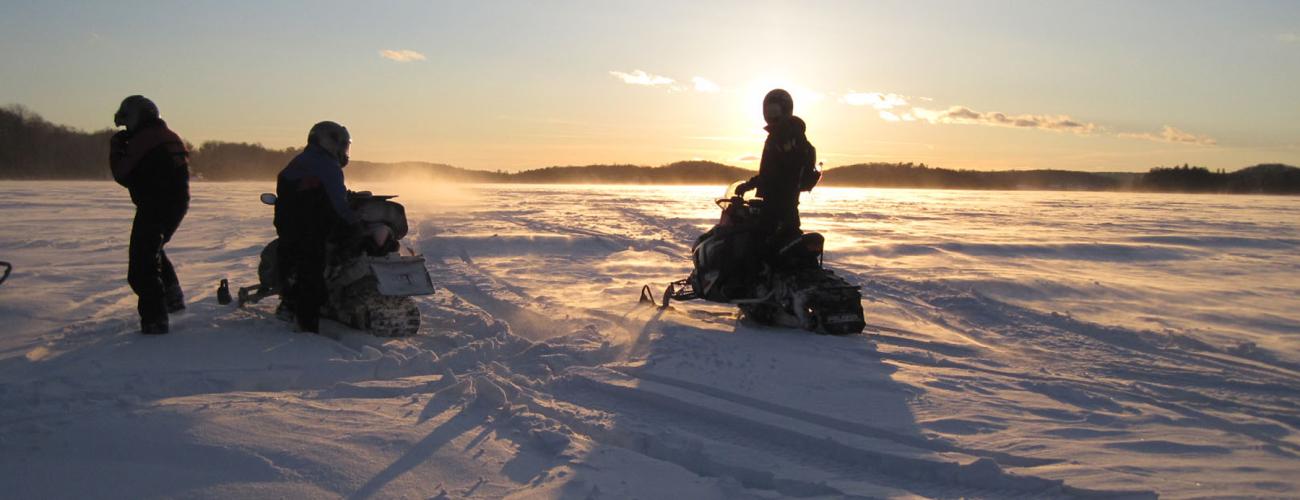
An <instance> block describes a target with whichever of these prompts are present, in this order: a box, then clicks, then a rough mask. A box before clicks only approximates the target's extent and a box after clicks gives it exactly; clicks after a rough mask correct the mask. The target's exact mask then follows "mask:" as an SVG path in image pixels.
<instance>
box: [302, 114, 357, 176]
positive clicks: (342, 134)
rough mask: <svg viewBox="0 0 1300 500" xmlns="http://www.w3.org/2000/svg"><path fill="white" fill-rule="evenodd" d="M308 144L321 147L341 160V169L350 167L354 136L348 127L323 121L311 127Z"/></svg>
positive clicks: (308, 133)
mask: <svg viewBox="0 0 1300 500" xmlns="http://www.w3.org/2000/svg"><path fill="white" fill-rule="evenodd" d="M307 144H315V145H317V146H320V147H321V148H322V149H324V150H325V151H327V152H329V154H331V155H334V158H337V159H338V160H339V166H340V167H346V166H347V165H348V148H350V147H351V146H352V135H351V134H349V133H348V129H347V127H344V126H342V125H339V124H338V123H335V122H331V121H323V122H320V123H317V124H315V125H312V126H311V131H310V132H307Z"/></svg>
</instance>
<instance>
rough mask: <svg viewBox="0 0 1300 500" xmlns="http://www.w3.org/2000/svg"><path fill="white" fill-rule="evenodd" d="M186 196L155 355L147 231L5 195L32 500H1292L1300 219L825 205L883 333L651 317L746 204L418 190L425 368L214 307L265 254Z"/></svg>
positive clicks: (65, 198)
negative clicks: (1077, 499)
mask: <svg viewBox="0 0 1300 500" xmlns="http://www.w3.org/2000/svg"><path fill="white" fill-rule="evenodd" d="M271 188H272V186H270V185H268V184H256V183H232V184H217V183H196V184H194V185H193V190H194V196H195V198H194V201H193V204H192V207H191V210H190V215H189V216H188V218H187V219H186V220H185V222H184V224H182V226H181V229H180V231H179V232H178V233H177V235H176V237H175V239H174V240H173V241H172V242H171V244H170V245H169V246H168V253H169V255H170V256H171V257H172V259H173V261H175V262H176V263H177V265H178V272H179V274H180V277H181V280H182V284H183V286H184V287H185V289H186V291H187V293H188V297H187V299H188V304H189V308H188V310H187V311H186V312H184V313H182V314H179V315H176V316H174V317H173V333H172V334H171V335H167V336H162V337H144V336H141V335H139V334H138V333H137V332H136V325H135V318H134V296H133V295H132V294H131V292H130V289H129V288H128V287H127V285H126V282H125V268H126V245H127V240H128V232H129V228H130V217H131V206H130V202H129V200H128V199H127V197H126V195H125V193H124V192H122V191H121V189H120V188H118V187H117V186H115V185H113V184H110V183H102V182H81V183H78V182H59V183H55V182H39V183H37V182H30V183H29V182H9V183H6V184H4V185H3V186H0V210H3V213H4V222H3V225H0V260H7V261H10V262H12V263H13V264H14V266H15V271H14V275H13V276H12V277H11V278H10V279H9V281H7V282H5V283H4V284H3V285H0V325H3V326H2V327H0V332H3V333H2V334H0V491H5V492H6V496H11V497H14V498H73V497H97V498H150V497H176V496H180V497H196V498H207V497H223V498H224V497H293V498H321V497H349V498H389V497H400V498H407V497H419V498H460V497H490V498H495V497H503V496H515V497H528V498H534V497H560V498H769V497H782V496H796V497H814V498H815V497H826V498H842V497H853V496H861V497H941V498H942V497H986V498H1005V497H1009V496H1025V497H1035V498H1037V497H1071V496H1089V495H1102V496H1114V495H1131V496H1135V497H1142V496H1149V495H1152V494H1159V495H1161V496H1166V497H1175V498H1178V497H1204V496H1225V495H1241V496H1296V495H1300V477H1297V474H1296V472H1298V471H1300V438H1298V437H1297V432H1296V431H1297V429H1300V313H1297V312H1296V311H1300V279H1297V277H1300V252H1297V250H1298V249H1300V219H1297V218H1296V217H1295V213H1296V209H1297V208H1298V205H1297V203H1300V201H1297V200H1296V199H1294V198H1284V197H1247V196H1192V195H1152V194H1140V195H1139V194H1124V193H1062V192H971V191H927V190H871V189H818V190H817V192H816V193H815V194H813V195H811V196H808V195H806V196H805V199H804V204H803V211H804V225H805V228H806V229H810V230H818V231H822V232H824V233H825V234H826V235H827V237H828V238H827V240H828V256H827V262H828V265H830V266H831V267H833V268H834V269H836V270H837V271H838V272H841V273H843V274H845V275H847V276H848V277H849V278H850V279H851V280H852V281H855V282H857V283H861V284H862V285H863V296H864V300H863V305H864V308H865V310H866V312H867V321H868V323H869V326H868V335H863V336H854V337H843V338H837V337H820V336H815V335H811V334H808V333H804V332H799V331H794V330H788V329H779V328H764V327H760V326H756V325H751V324H747V323H745V322H738V321H737V320H736V319H735V317H734V311H733V310H732V309H731V308H728V307H723V306H720V305H713V304H706V303H684V304H675V305H674V307H673V308H672V309H670V310H666V311H659V310H655V309H652V308H648V307H644V306H639V305H637V304H636V297H637V294H638V292H639V290H640V287H641V285H643V284H645V283H651V284H652V288H654V289H655V290H656V292H657V293H658V292H660V291H661V290H662V289H663V287H664V286H665V285H666V284H667V282H669V281H671V280H675V279H679V278H682V277H685V275H686V274H687V273H688V272H689V260H688V258H687V252H688V248H689V244H690V242H691V241H693V239H694V237H695V236H696V235H698V234H699V233H700V232H702V231H703V230H704V229H706V228H707V227H708V226H709V225H710V224H712V222H713V221H714V219H715V218H716V215H717V214H716V209H714V208H713V207H712V204H711V198H712V197H713V196H716V195H717V194H719V192H720V191H721V190H722V187H720V186H719V187H618V186H598V187H584V186H519V185H490V186H465V185H437V184H412V183H406V184H392V185H383V184H375V185H360V184H359V185H355V186H353V188H354V189H358V188H360V189H371V190H373V191H375V192H382V193H393V194H399V195H401V198H399V199H398V201H402V202H404V203H405V204H406V206H407V211H408V214H409V216H410V219H411V222H412V224H411V226H412V235H411V236H410V237H409V238H408V243H409V244H410V245H412V246H413V247H415V249H416V250H418V251H420V252H423V253H424V254H425V255H426V256H427V257H428V259H429V270H430V273H431V275H432V277H433V280H434V283H435V284H436V285H437V286H438V287H439V290H438V293H437V294H435V295H433V296H430V297H422V298H420V299H419V305H420V308H421V312H422V314H423V319H424V324H423V326H422V327H421V334H420V335H419V336H417V337H414V338H408V339H396V340H384V339H377V338H373V337H369V336H366V335H364V334H361V333H360V332H356V331H353V330H350V329H348V328H346V327H343V326H341V325H338V324H335V323H329V322H327V323H326V326H325V328H327V329H330V330H331V331H332V332H336V333H339V334H340V335H341V340H340V341H334V340H330V339H328V338H325V337H321V336H312V335H306V334H299V333H294V332H293V331H292V329H291V328H290V327H289V325H287V324H286V323H283V322H281V321H279V320H277V319H275V317H274V314H273V313H272V311H273V309H274V306H275V300H273V299H272V300H268V301H265V302H263V303H262V304H258V305H256V306H253V307H249V308H246V309H237V308H234V307H232V306H220V305H218V304H217V303H216V300H215V289H216V284H217V282H218V281H219V280H220V279H221V278H223V277H225V278H229V279H230V281H231V284H232V286H240V285H246V284H250V283H251V282H252V281H253V280H254V279H255V274H256V271H255V269H256V262H257V258H258V252H259V251H260V249H261V246H262V245H263V244H265V243H266V241H268V240H269V239H270V238H271V237H272V236H273V232H274V231H273V229H272V228H271V224H270V210H269V208H268V207H265V206H263V205H261V204H260V203H258V202H257V193H259V192H261V191H264V190H269V189H271Z"/></svg>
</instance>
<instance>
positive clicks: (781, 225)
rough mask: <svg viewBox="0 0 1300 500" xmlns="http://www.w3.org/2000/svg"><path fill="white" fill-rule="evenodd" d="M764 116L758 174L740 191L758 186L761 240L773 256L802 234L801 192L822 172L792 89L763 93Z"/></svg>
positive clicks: (741, 187)
mask: <svg viewBox="0 0 1300 500" xmlns="http://www.w3.org/2000/svg"><path fill="white" fill-rule="evenodd" d="M763 120H764V121H766V122H767V126H766V127H763V129H764V130H766V131H767V141H765V142H764V143H763V158H762V160H761V161H760V162H759V167H758V175H755V176H754V177H753V178H751V179H749V180H748V181H745V183H744V184H741V185H740V186H739V187H738V188H737V189H736V194H738V195H744V193H745V192H747V191H749V190H751V189H758V196H759V197H761V198H763V208H762V211H761V212H760V214H759V224H758V225H759V227H758V230H759V233H760V237H759V238H758V240H759V244H760V245H762V246H763V248H762V249H760V250H761V251H762V255H764V256H767V257H770V256H771V255H772V254H774V253H775V252H776V248H773V247H779V245H781V244H784V243H785V242H786V241H789V238H790V237H793V236H795V235H798V234H799V232H800V229H799V225H800V223H799V192H800V191H808V190H811V189H812V186H813V185H815V184H816V183H817V180H818V179H820V178H821V172H819V171H817V169H816V168H815V166H814V164H815V163H816V160H817V150H816V149H815V148H813V146H812V144H811V143H809V142H808V137H807V136H806V135H805V132H806V131H807V128H808V127H807V125H805V124H804V122H803V120H802V119H800V118H799V117H797V116H795V115H794V98H793V97H790V93H789V92H786V91H785V90H782V89H773V90H772V91H771V92H768V93H767V96H765V97H763Z"/></svg>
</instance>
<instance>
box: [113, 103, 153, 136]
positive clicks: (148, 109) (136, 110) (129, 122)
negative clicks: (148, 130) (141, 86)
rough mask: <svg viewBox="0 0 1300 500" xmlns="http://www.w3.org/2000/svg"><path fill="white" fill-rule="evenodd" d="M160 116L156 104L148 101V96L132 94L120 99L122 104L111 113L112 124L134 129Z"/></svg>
mask: <svg viewBox="0 0 1300 500" xmlns="http://www.w3.org/2000/svg"><path fill="white" fill-rule="evenodd" d="M161 117H162V116H161V115H160V114H159V113H158V105H156V104H154V103H153V101H150V100H149V98H148V97H145V96H142V95H133V96H129V97H127V98H126V99H122V104H121V105H120V106H118V107H117V112H116V113H113V125H117V126H119V127H126V129H127V130H135V129H137V128H139V127H140V125H142V124H144V123H145V122H148V121H152V120H157V119H159V118H161Z"/></svg>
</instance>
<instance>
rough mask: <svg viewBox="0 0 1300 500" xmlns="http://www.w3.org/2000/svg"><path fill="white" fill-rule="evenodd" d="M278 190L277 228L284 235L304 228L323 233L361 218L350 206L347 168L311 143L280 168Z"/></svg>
mask: <svg viewBox="0 0 1300 500" xmlns="http://www.w3.org/2000/svg"><path fill="white" fill-rule="evenodd" d="M275 191H276V196H277V197H278V200H277V201H276V203H275V228H276V230H277V232H278V233H279V234H280V235H281V236H286V235H290V234H297V233H301V232H303V231H308V232H310V233H312V234H316V235H323V234H324V233H327V232H328V228H330V227H332V226H333V225H335V224H336V223H342V224H344V225H355V224H357V223H358V222H359V221H360V219H359V218H358V217H357V215H356V213H355V212H353V211H352V208H351V207H350V206H349V205H348V192H347V187H345V186H344V184H343V167H342V166H340V165H339V161H338V159H336V158H334V155H331V154H329V152H327V151H325V149H324V148H321V147H320V146H316V145H314V144H312V145H308V146H307V148H306V149H304V150H303V152H302V153H299V154H298V156H296V157H294V159H293V160H291V161H290V162H289V165H288V166H286V167H284V170H281V171H280V175H279V178H278V179H277V180H276V187H275ZM321 212H325V213H321ZM304 226H310V227H304Z"/></svg>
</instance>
